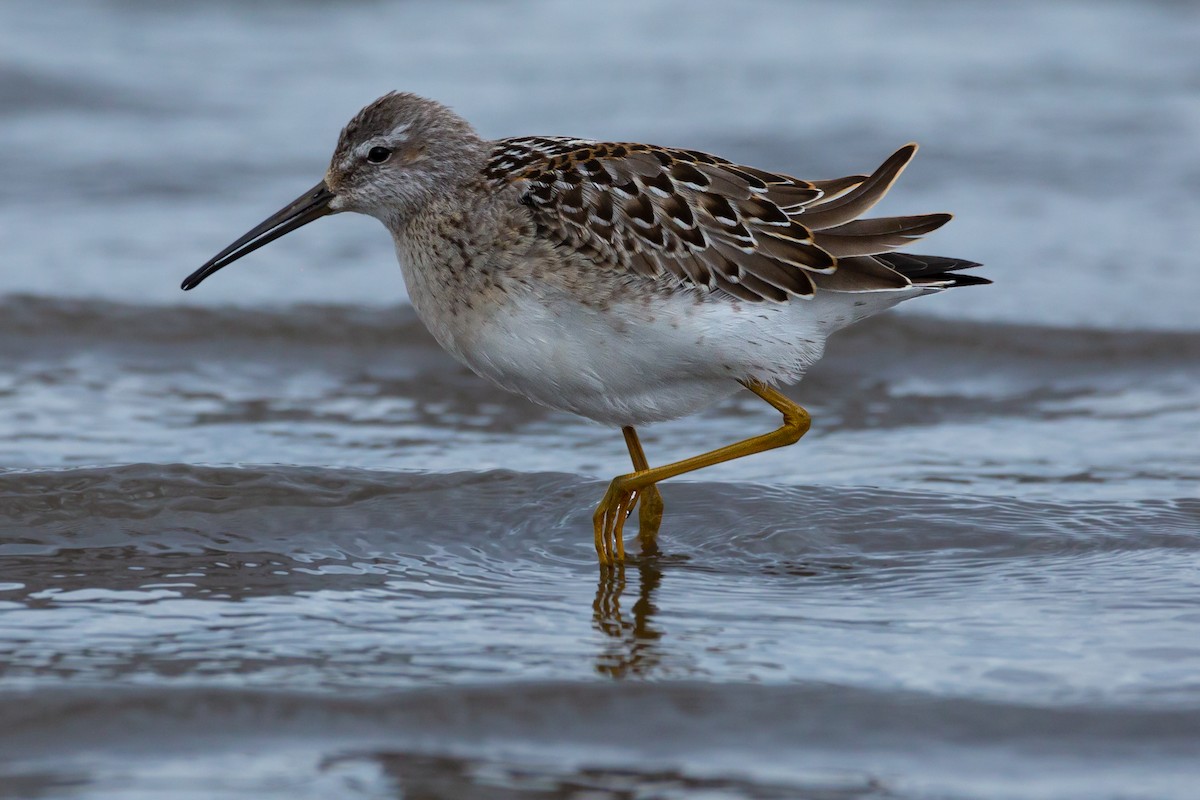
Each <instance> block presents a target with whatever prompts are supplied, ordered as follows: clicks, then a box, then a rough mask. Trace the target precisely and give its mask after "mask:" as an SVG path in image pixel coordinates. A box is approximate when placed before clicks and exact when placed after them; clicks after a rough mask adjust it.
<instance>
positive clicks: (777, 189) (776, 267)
mask: <svg viewBox="0 0 1200 800" xmlns="http://www.w3.org/2000/svg"><path fill="white" fill-rule="evenodd" d="M916 149H917V148H916V145H913V144H910V145H906V146H904V147H902V148H900V149H899V150H897V151H896V152H895V153H894V154H893V155H892V156H891V157H890V158H888V159H887V161H885V162H884V163H883V165H882V166H880V167H879V169H877V170H876V171H875V172H874V173H872V174H871V175H869V176H863V175H853V176H849V177H846V178H837V179H833V180H825V181H803V180H799V179H796V178H792V177H789V176H787V175H778V174H775V173H772V172H765V171H763V170H760V169H755V168H753V167H746V166H742V165H739V164H734V163H732V162H729V161H726V160H724V159H721V158H717V157H716V156H712V155H708V154H707V153H701V152H697V151H694V150H676V149H670V148H665V147H655V146H652V145H645V144H629V143H614V142H593V141H587V140H583V139H569V138H559V137H521V138H515V139H501V140H499V141H497V142H495V143H494V147H493V150H492V154H491V157H490V159H489V161H488V164H487V166H486V168H485V170H484V175H485V177H486V178H487V179H488V180H490V181H492V182H494V183H495V184H497V185H505V184H514V185H516V186H517V187H518V188H519V189H520V191H521V199H522V202H523V203H525V204H526V205H527V206H529V208H530V211H531V214H532V215H533V218H534V221H535V222H536V223H537V225H538V229H539V232H540V233H541V234H542V235H543V236H545V237H546V238H548V239H550V240H552V241H553V242H554V243H555V244H556V245H558V246H561V247H564V248H569V249H572V250H577V251H580V252H582V253H585V254H587V255H588V257H590V258H591V259H592V260H594V261H596V262H597V263H599V264H604V265H608V266H611V267H613V268H618V269H624V270H629V271H631V272H635V273H638V274H642V275H646V276H652V277H665V276H672V277H674V278H675V279H677V280H678V281H680V282H681V283H684V284H691V285H693V286H697V287H703V288H706V289H708V290H710V291H715V290H721V291H724V292H727V293H728V294H730V295H733V296H735V297H738V298H741V299H743V300H748V301H763V300H766V301H773V302H785V301H787V300H789V299H790V298H792V297H804V298H807V297H812V296H813V295H814V294H815V292H816V290H817V288H828V289H832V290H838V291H877V290H881V289H898V288H903V287H906V286H909V285H911V282H910V281H909V279H908V278H906V277H905V276H904V275H902V274H901V273H900V272H898V271H896V270H894V269H891V268H890V267H889V266H887V265H886V264H884V263H882V262H881V261H879V260H878V259H873V258H870V256H872V255H874V254H877V253H885V252H888V251H891V250H894V249H896V248H898V247H902V246H904V245H906V244H909V243H910V242H912V241H914V240H916V239H917V238H919V237H920V236H921V235H923V234H926V233H929V232H930V231H932V230H934V229H936V228H938V227H940V226H941V225H943V224H945V222H946V221H947V220H949V219H950V215H948V214H926V215H921V216H912V217H887V218H880V219H867V220H864V219H859V216H860V215H861V214H863V213H864V212H866V211H867V210H868V209H870V208H871V207H872V206H873V205H875V203H877V202H878V201H879V199H880V198H882V197H883V195H884V194H886V193H887V191H888V189H889V188H890V187H891V185H892V183H893V182H894V181H895V180H896V178H897V177H898V176H899V175H900V172H901V171H902V170H903V169H904V167H905V165H907V164H908V161H909V159H911V158H912V155H913V153H915V152H916Z"/></svg>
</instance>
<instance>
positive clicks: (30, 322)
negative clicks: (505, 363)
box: [0, 0, 1200, 800]
mask: <svg viewBox="0 0 1200 800" xmlns="http://www.w3.org/2000/svg"><path fill="white" fill-rule="evenodd" d="M1197 42H1200V13H1197V9H1196V6H1195V5H1194V4H1191V3H1184V2H1156V3H1147V2H1132V0H1126V1H1125V2H1117V1H1116V0H1114V1H1113V2H1063V3H1054V4H1047V3H1041V2H1014V3H1003V4H997V3H984V2H972V1H968V2H959V3H953V4H951V3H935V2H908V3H903V4H900V3H888V2H883V0H866V1H864V2H859V3H853V4H849V3H840V2H833V0H830V1H829V2H797V3H791V2H782V0H780V1H778V2H769V1H768V0H754V1H752V2H741V3H737V4H719V3H700V2H683V0H668V1H667V2H660V3H640V2H633V0H617V2H611V3H606V4H603V5H602V6H600V5H596V6H587V7H585V6H582V5H579V4H573V3H565V2H562V3H555V2H528V3H525V2H483V0H475V1H471V0H460V1H458V2H432V1H431V0H430V1H424V0H413V1H411V2H403V3H382V2H315V1H314V2H302V3H293V2H270V1H268V0H263V1H262V2H254V3H237V2H232V0H231V1H230V2H194V3H152V2H141V1H136V0H125V1H124V2H116V1H115V0H114V1H112V2H94V3H93V2H82V0H74V1H70V0H68V1H67V2H59V3H54V4H33V3H25V4H21V3H15V2H14V3H6V4H3V5H0V178H2V180H0V254H2V256H0V258H2V261H0V798H26V797H30V798H32V797H39V798H44V797H70V798H134V797H147V798H148V797H154V798H208V797H253V798H274V797H279V798H284V797H287V798H308V797H312V798H329V797H339V798H360V797H361V798H441V797H446V798H489V799H495V798H498V799H499V800H504V799H505V798H522V799H524V798H538V799H539V800H550V799H552V798H564V799H565V798H572V799H574V798H579V799H580V800H582V799H583V798H588V799H589V800H595V799H596V798H614V799H616V798H631V799H632V798H639V799H643V798H677V797H680V798H682V797H702V798H706V799H712V798H818V799H819V800H826V799H831V800H834V799H835V800H844V799H845V798H1087V800H1097V799H1098V798H1110V797H1111V798H1117V797H1120V798H1194V797H1195V796H1196V789H1195V787H1196V785H1197V781H1200V759H1197V757H1196V754H1197V753H1198V752H1200V568H1198V567H1200V491H1198V488H1197V487H1198V486H1200V483H1198V481H1200V457H1198V456H1200V452H1198V449H1200V448H1198V444H1197V443H1198V442H1200V369H1198V364H1200V322H1198V319H1200V317H1197V314H1196V308H1197V305H1198V302H1200V267H1198V265H1197V264H1196V253H1197V252H1200V159H1198V152H1200V151H1198V150H1197V142H1200V48H1197V46H1196V43H1197ZM391 89H403V90H409V91H416V92H419V93H422V94H426V95H429V96H432V97H435V98H438V99H440V100H442V101H444V102H447V103H449V104H450V105H452V106H453V107H455V108H456V109H457V110H458V111H459V112H460V113H462V114H463V115H464V116H466V117H467V118H468V119H470V120H472V121H473V122H474V123H475V124H476V125H477V127H478V128H479V129H480V131H481V132H482V133H484V134H485V135H488V136H496V137H499V136H507V135H518V134H526V133H542V134H570V135H578V136H586V137H591V138H601V139H604V138H612V139H621V140H643V141H651V142H656V143H660V144H668V145H680V146H686V147H690V148H696V149H704V150H709V151H713V152H717V153H719V154H721V155H723V156H726V157H729V158H733V159H735V160H742V161H745V162H747V163H752V164H755V165H757V166H761V167H764V168H768V169H773V170H779V171H784V172H789V173H792V174H797V175H800V176H802V177H811V178H825V177H833V176H837V175H842V174H849V173H854V172H859V171H862V170H864V169H870V168H872V167H874V166H875V165H876V164H877V163H878V162H879V161H880V160H881V159H882V158H883V157H884V156H886V155H887V154H888V153H890V152H891V151H892V150H893V149H894V148H895V147H897V146H898V145H900V144H903V143H904V142H906V141H909V140H916V141H918V142H920V143H921V145H922V148H923V149H922V152H921V153H920V154H919V155H918V157H917V160H916V162H915V163H914V164H913V165H912V167H911V168H910V169H909V171H908V172H906V173H905V175H904V177H903V178H902V180H901V182H900V184H899V185H898V188H897V190H896V191H894V193H893V195H892V196H890V197H889V198H888V199H887V201H886V202H885V204H884V206H883V207H882V210H883V211H886V212H894V213H918V212H925V211H940V210H950V211H953V212H955V213H956V220H955V221H954V222H953V223H952V224H951V225H949V226H948V227H947V228H945V229H944V230H943V231H939V232H938V233H937V234H936V236H934V237H931V238H930V239H929V240H928V242H927V243H925V244H923V245H922V249H924V250H927V251H929V252H937V253H943V254H946V255H952V256H961V257H966V258H972V259H975V260H979V261H984V262H986V263H987V264H988V267H987V272H986V274H987V275H988V276H989V277H992V278H994V279H995V280H996V284H995V285H994V286H990V287H984V288H979V289H963V290H957V291H954V292H948V293H945V294H943V295H940V296H938V297H934V298H929V299H924V300H918V301H914V302H913V303H910V304H906V305H905V307H904V308H903V309H901V310H898V311H897V312H895V313H893V314H891V315H888V316H886V317H884V318H879V319H875V320H871V321H869V322H867V323H865V324H863V325H861V326H860V327H858V328H855V329H852V330H849V331H847V332H845V333H844V334H842V335H841V336H840V337H839V338H837V339H835V340H834V341H833V342H832V343H831V346H830V348H829V352H828V354H827V356H826V358H825V360H824V361H823V362H822V363H821V364H820V365H818V367H817V368H816V369H815V370H814V371H813V372H812V373H811V375H810V377H809V378H807V379H806V380H805V382H804V383H803V384H802V385H800V386H798V387H795V388H794V389H792V390H790V394H791V395H792V396H793V397H795V398H796V399H797V400H799V401H801V402H803V403H804V404H805V405H806V407H808V408H809V409H810V411H812V413H813V417H814V421H815V422H814V428H813V431H812V433H810V434H809V436H807V437H806V438H805V439H804V441H803V442H802V443H801V444H800V445H798V446H796V447H794V448H791V449H787V450H784V451H781V452H776V453H771V454H766V455H763V456H759V457H755V458H752V459H747V460H744V461H738V462H735V463H732V464H729V465H725V466H722V467H720V468H718V469H713V470H710V471H705V472H704V473H701V474H700V475H698V476H696V478H695V479H694V480H680V481H674V482H671V483H669V484H665V485H664V487H663V492H664V497H665V500H666V504H667V518H666V521H665V523H664V526H663V532H662V537H661V545H662V548H663V551H664V552H663V555H662V556H661V557H659V558H648V559H641V560H638V561H636V562H635V563H633V564H631V565H630V566H629V567H627V568H626V569H625V570H624V571H623V572H622V573H620V574H616V575H609V576H599V577H598V574H597V570H596V566H595V563H594V559H595V556H594V552H593V551H592V545H591V533H590V528H589V524H590V513H591V509H592V507H593V506H594V504H595V502H596V501H597V500H598V499H599V497H600V495H601V493H602V491H603V487H604V484H605V481H607V479H608V478H609V477H611V476H612V475H613V474H616V473H619V472H624V471H626V470H627V469H628V466H627V456H626V454H625V451H624V447H623V444H622V442H621V437H620V436H619V435H617V434H616V432H614V431H610V430H606V429H603V428H600V427H597V426H593V425H591V424H588V423H585V422H583V421H580V420H577V419H574V418H571V417H569V416H566V415H562V414H558V413H553V412H548V411H546V410H543V409H541V408H537V407H534V406H531V405H529V404H528V403H526V402H524V401H522V400H519V399H516V398H512V397H509V396H507V395H505V394H503V393H501V392H499V391H497V390H494V389H492V388H490V387H489V386H488V385H486V384H484V383H483V382H482V381H480V380H479V379H477V378H475V377H473V376H472V375H470V374H469V373H468V372H466V371H465V370H464V369H462V368H460V367H458V366H457V365H456V364H455V363H454V362H453V361H452V360H451V359H450V358H449V357H448V356H446V355H444V354H443V353H441V352H440V351H439V350H438V349H437V348H436V346H435V345H433V344H432V342H431V340H430V339H429V337H428V336H427V335H426V334H425V332H424V330H423V329H422V328H421V326H420V323H419V322H417V321H416V319H415V317H414V316H413V314H412V312H411V310H410V309H409V308H408V307H407V305H406V301H405V294H404V288H403V284H402V281H401V277H400V273H399V270H398V269H397V268H396V265H395V262H394V256H393V254H392V246H391V242H390V239H389V237H388V235H387V233H386V232H385V231H384V230H383V229H382V227H380V226H379V225H378V223H377V222H375V221H373V220H369V219H365V218H352V217H349V216H341V217H337V218H334V219H330V220H323V221H321V222H319V223H317V224H315V225H312V226H311V227H309V228H306V229H305V230H304V231H301V232H299V233H296V234H293V235H291V236H289V237H287V238H286V239H284V240H281V241H280V242H278V243H276V244H274V245H272V246H271V247H269V248H266V249H264V250H261V251H259V252H257V253H255V254H254V255H253V256H251V257H249V258H247V259H245V260H244V261H242V262H239V263H238V264H237V265H235V266H234V267H231V268H230V269H228V270H226V271H224V272H222V273H221V275H219V276H218V277H217V278H214V279H213V280H211V281H209V282H207V283H205V284H204V286H203V287H202V288H201V289H199V290H198V291H196V292H192V293H190V294H187V295H184V294H182V293H181V292H180V291H179V289H178V284H179V281H180V280H181V279H182V278H183V277H184V276H185V275H187V274H188V273H190V272H191V271H192V270H193V269H194V268H195V267H196V266H198V265H199V264H200V263H201V262H203V261H204V260H206V259H207V258H208V257H209V256H211V255H212V254H213V253H215V252H216V251H217V250H218V249H220V248H221V247H223V246H224V245H225V244H227V243H228V242H229V241H231V240H232V239H233V238H235V237H236V236H238V235H239V234H241V233H242V232H243V231H245V230H246V229H248V228H249V227H250V226H251V225H253V224H255V223H257V222H258V221H259V220H261V219H262V218H264V217H265V216H266V215H267V214H269V213H271V212H273V211H274V210H275V209H277V208H278V207H279V206H280V205H282V204H283V203H284V202H286V201H288V200H290V199H291V198H293V197H294V196H296V195H297V194H298V193H299V192H301V191H303V190H304V189H305V188H307V187H309V186H310V185H312V184H313V183H314V182H315V181H316V180H317V179H318V178H319V177H320V176H321V174H322V173H323V170H324V168H325V164H326V161H327V159H328V155H329V152H330V150H331V148H332V146H333V143H334V141H335V139H336V136H337V132H338V130H339V129H340V127H341V125H342V124H343V123H344V122H345V121H346V120H347V119H348V118H349V117H350V116H351V115H352V114H353V113H354V111H356V110H357V109H358V108H359V107H360V106H362V105H363V104H365V103H366V102H368V101H370V100H371V99H373V98H374V97H376V96H377V95H379V94H382V93H383V92H385V91H388V90H391ZM775 421H776V420H775V418H774V417H773V415H772V413H771V412H770V410H769V409H765V408H764V407H763V406H762V404H761V403H759V402H758V401H756V400H755V399H754V398H752V397H749V396H747V397H743V398H735V399H734V400H732V401H730V402H729V403H727V404H724V405H722V406H719V407H716V408H713V409H711V410H709V411H707V412H705V413H703V414H701V415H698V416H696V417H693V418H691V419H687V420H681V421H678V422H674V423H669V424H664V425H660V426H655V427H652V428H648V429H647V430H646V431H645V432H644V442H645V444H646V447H647V450H648V453H649V455H650V459H651V461H652V462H655V461H659V462H661V461H666V460H670V459H674V458H677V457H682V456H684V455H688V454H692V453H694V452H698V451H700V450H703V449H709V448H711V447H712V446H715V445H717V444H721V443H725V442H728V441H731V440H733V439H737V438H741V437H743V436H745V435H747V434H749V433H754V432H759V431H764V430H767V429H769V428H770V427H772V426H773V425H774V424H775Z"/></svg>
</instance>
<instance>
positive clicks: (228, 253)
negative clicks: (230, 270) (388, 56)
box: [183, 92, 485, 290]
mask: <svg viewBox="0 0 1200 800" xmlns="http://www.w3.org/2000/svg"><path fill="white" fill-rule="evenodd" d="M484 158H485V147H484V142H483V140H482V139H480V138H479V136H478V135H477V134H476V133H475V131H474V130H473V129H472V128H471V126H470V125H469V124H468V123H467V122H466V121H465V120H464V119H463V118H462V117H460V116H458V115H457V114H455V113H454V112H453V111H451V110H450V109H449V108H447V107H446V106H443V105H442V104H440V103H437V102H435V101H433V100H428V99H426V98H424V97H418V96H417V95H414V94H407V93H400V92H392V93H390V94H386V95H384V96H383V97H381V98H379V99H378V100H376V101H375V102H373V103H371V104H370V105H368V106H366V107H365V108H363V109H362V110H361V111H359V112H358V113H357V114H356V115H355V116H354V119H352V120H350V122H349V123H348V124H347V125H346V127H345V128H343V129H342V133H341V136H339V137H338V143H337V147H336V148H335V149H334V152H333V158H332V159H331V160H330V163H329V169H328V170H327V171H326V172H325V178H324V180H322V181H321V182H320V183H318V184H317V185H316V186H314V187H313V188H312V189H309V190H308V191H307V192H305V193H304V194H302V195H301V196H300V197H298V198H296V200H294V201H292V202H291V203H289V204H288V205H286V206H284V207H283V208H282V209H280V210H279V211H277V212H276V213H275V214H272V215H271V216H270V217H268V218H267V219H265V220H264V221H263V222H262V223H260V224H259V225H257V226H255V227H254V228H253V229H251V230H250V231H248V232H247V233H246V234H245V235H244V236H242V237H241V238H240V239H238V240H237V241H235V242H234V243H233V244H231V245H229V247H226V248H225V249H224V250H222V251H221V252H220V253H218V254H217V255H216V256H214V257H213V258H212V259H211V260H209V261H208V262H207V263H205V264H204V265H203V266H202V267H200V269H198V270H196V271H195V272H194V273H192V274H191V275H189V276H188V277H187V279H186V280H184V282H183V288H184V289H185V290H187V289H193V288H195V287H196V286H198V285H199V284H200V282H201V281H203V280H204V279H205V278H207V277H208V276H209V275H212V274H213V273H214V272H216V271H217V270H219V269H221V268H222V267H225V266H227V265H229V264H232V263H233V262H234V261H236V260H238V259H239V258H241V257H242V256H244V255H246V254H247V253H250V252H252V251H254V250H257V249H258V248H260V247H262V246H263V245H265V244H267V243H269V242H272V241H274V240H275V239H278V238H279V237H280V236H283V235H284V234H286V233H289V232H291V231H294V230H295V229H297V228H299V227H301V226H303V225H307V224H308V223H309V222H312V221H313V220H315V219H318V218H320V217H323V216H326V215H328V214H336V213H339V212H342V211H356V212H358V213H360V214H368V215H370V216H373V217H376V218H378V219H379V220H381V221H382V222H383V223H384V224H385V225H387V226H388V227H389V228H393V229H395V228H397V227H398V226H401V225H403V223H404V221H405V220H406V219H408V218H409V217H411V216H412V215H413V214H414V213H416V212H417V211H419V210H420V209H421V208H423V207H424V206H425V205H426V204H427V203H429V202H430V200H432V199H433V198H434V197H436V196H437V194H438V193H439V192H441V191H447V190H449V189H452V188H453V187H455V186H458V185H460V184H461V183H462V182H463V181H465V180H467V179H468V178H470V177H471V176H472V175H475V174H478V172H479V169H480V167H481V166H482V165H483V161H484Z"/></svg>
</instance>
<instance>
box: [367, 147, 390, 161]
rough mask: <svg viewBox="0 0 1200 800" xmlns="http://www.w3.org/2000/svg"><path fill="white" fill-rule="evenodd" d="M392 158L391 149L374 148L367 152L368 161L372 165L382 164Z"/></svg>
mask: <svg viewBox="0 0 1200 800" xmlns="http://www.w3.org/2000/svg"><path fill="white" fill-rule="evenodd" d="M391 156H392V148H390V147H372V148H371V149H370V150H368V151H367V161H370V162H371V163H372V164H382V163H383V162H385V161H387V160H388V159H389V158H391Z"/></svg>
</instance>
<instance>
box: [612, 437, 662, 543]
mask: <svg viewBox="0 0 1200 800" xmlns="http://www.w3.org/2000/svg"><path fill="white" fill-rule="evenodd" d="M621 433H623V434H624V435H625V446H626V447H627V448H629V458H630V459H631V460H632V461H633V470H634V472H645V471H646V470H648V469H650V463H649V462H648V461H646V453H645V451H643V450H642V443H641V442H640V441H638V435H637V431H635V430H634V429H633V428H632V427H630V426H626V427H624V428H622V429H621ZM634 498H635V500H634V502H636V503H637V504H638V539H639V540H641V543H642V555H644V556H649V555H654V554H656V553H657V552H658V545H657V543H656V541H655V540H656V539H657V537H658V528H659V526H660V525H662V517H663V499H662V495H661V494H659V492H658V487H657V486H655V485H654V484H650V485H649V486H647V487H646V488H644V489H642V490H640V491H637V492H634ZM630 508H633V505H632V504H630ZM623 549H624V546H623V543H618V545H617V551H618V553H620V552H621V551H622V550H623Z"/></svg>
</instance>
